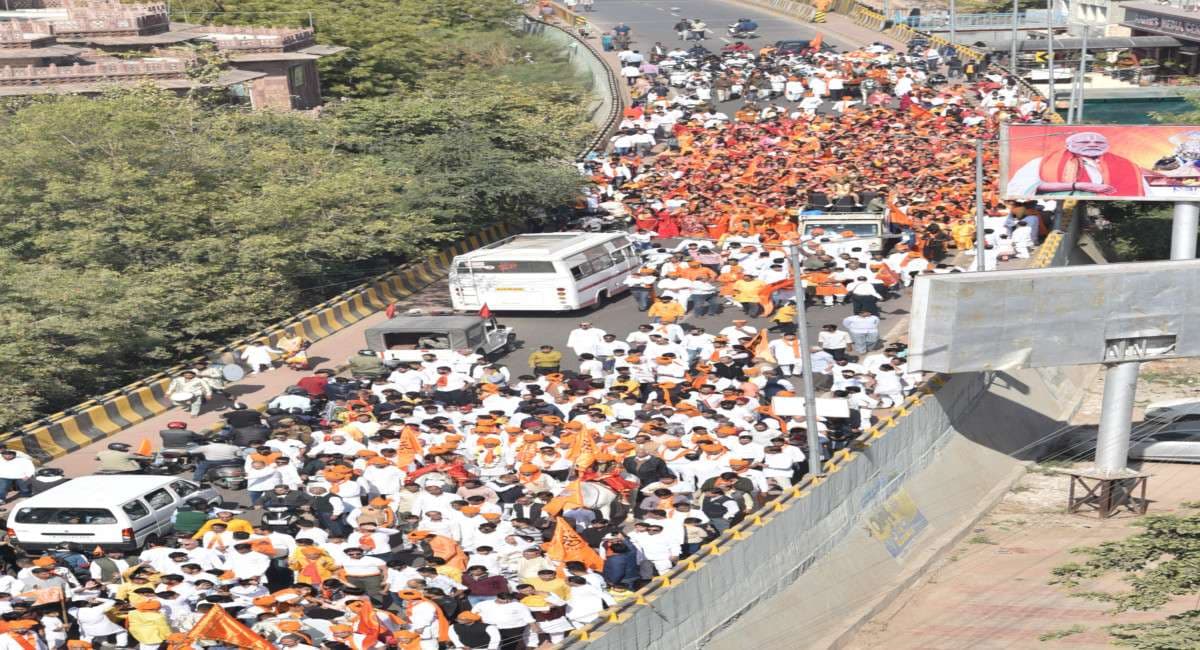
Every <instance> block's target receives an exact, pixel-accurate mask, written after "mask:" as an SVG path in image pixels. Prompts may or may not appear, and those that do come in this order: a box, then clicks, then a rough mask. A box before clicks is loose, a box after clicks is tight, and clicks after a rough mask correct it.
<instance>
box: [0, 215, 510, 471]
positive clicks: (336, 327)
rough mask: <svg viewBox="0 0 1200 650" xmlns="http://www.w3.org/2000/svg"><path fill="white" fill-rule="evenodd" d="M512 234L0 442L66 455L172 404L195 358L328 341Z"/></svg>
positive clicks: (365, 287) (504, 232)
mask: <svg viewBox="0 0 1200 650" xmlns="http://www.w3.org/2000/svg"><path fill="white" fill-rule="evenodd" d="M512 232H514V228H512V227H511V226H509V225H507V224H501V225H497V226H489V227H488V228H485V229H484V230H482V231H481V232H479V233H477V234H474V235H471V236H469V237H467V238H466V239H463V240H461V241H459V242H456V243H455V244H453V245H452V246H450V247H449V248H446V249H444V250H442V251H440V252H438V253H436V254H434V255H431V256H429V257H428V258H426V259H425V261H423V262H420V263H416V264H410V265H406V266H404V267H402V268H400V269H397V270H396V271H392V272H390V273H385V274H383V275H380V276H378V277H376V278H373V279H371V280H369V281H367V282H365V283H363V284H361V285H359V286H357V287H355V288H353V289H350V290H348V291H345V292H343V293H341V294H339V295H337V296H335V297H333V298H331V299H329V300H327V301H325V302H323V303H321V304H319V305H317V306H315V307H312V308H310V309H307V310H305V311H303V312H301V313H299V314H296V315H295V316H293V317H291V318H289V319H287V320H285V321H283V322H281V323H277V324H275V325H273V326H271V327H268V328H266V329H263V330H260V331H258V332H255V333H254V334H251V335H250V336H247V337H244V338H241V339H238V340H236V341H234V342H232V343H230V344H229V345H226V346H224V347H222V348H218V349H216V350H213V351H212V352H210V353H209V354H207V355H205V356H204V357H197V358H195V359H192V360H191V361H189V362H188V363H184V364H180V365H177V366H174V367H172V368H170V369H168V370H166V371H164V372H160V373H158V374H155V375H152V376H150V377H147V378H146V379H143V380H141V381H139V382H137V383H134V384H130V385H128V386H125V387H122V388H119V389H117V390H114V391H112V392H109V393H106V394H104V395H101V396H100V397H97V398H94V399H91V400H88V401H86V402H84V403H82V404H79V405H76V406H74V407H71V408H69V409H66V410H64V411H61V412H59V413H55V414H53V415H50V416H47V417H45V418H43V419H41V420H38V421H37V422H34V423H32V424H29V425H26V426H24V427H21V428H19V429H16V430H14V431H11V432H8V433H5V434H3V435H2V436H0V444H3V446H5V447H12V448H14V449H19V450H21V451H24V452H25V453H27V454H29V455H30V456H32V457H34V458H35V459H37V460H38V461H41V462H45V461H47V460H50V459H53V458H58V457H60V456H64V455H66V454H68V453H70V452H72V451H74V450H76V449H79V448H80V447H84V446H86V445H89V444H91V443H93V442H95V441H97V440H100V439H103V438H106V437H108V436H110V435H112V434H114V433H116V432H118V431H121V430H122V429H125V428H126V427H129V426H132V425H134V424H137V423H138V422H141V421H142V420H145V419H147V418H150V417H153V416H155V415H158V414H160V413H163V412H164V411H166V410H168V409H170V408H172V407H173V406H174V404H172V402H171V400H170V397H169V396H168V395H167V385H168V384H169V383H170V381H171V377H173V376H174V375H175V374H177V373H178V372H180V371H181V370H183V369H185V368H187V367H189V366H190V365H191V364H192V363H194V362H196V361H198V360H200V359H210V360H220V359H222V358H225V359H229V358H230V357H231V356H232V357H236V355H238V354H239V353H240V352H241V351H242V350H243V349H245V347H246V346H247V345H249V344H250V343H253V342H257V341H265V342H267V343H268V344H272V345H273V344H274V343H275V342H277V341H278V340H279V339H281V338H283V337H284V336H285V335H286V336H291V335H296V334H299V335H301V336H303V337H305V338H307V339H309V340H312V341H316V340H320V339H323V338H325V337H327V336H329V335H331V334H333V333H334V332H338V331H340V330H342V329H344V328H346V327H349V326H350V325H353V324H354V323H357V322H358V321H360V320H362V319H364V318H366V317H367V316H370V315H371V314H373V313H375V312H377V311H380V310H382V309H384V308H386V307H387V306H388V305H389V304H391V303H393V302H395V301H397V300H400V299H402V298H406V297H408V296H411V295H413V294H415V293H417V292H418V291H420V290H421V289H423V288H424V287H427V286H429V285H430V284H432V283H434V282H437V281H438V280H439V279H441V277H442V276H444V275H445V273H446V270H447V268H448V267H449V264H450V261H451V260H452V259H453V258H454V256H455V255H458V254H461V253H464V252H466V251H469V250H473V249H476V248H479V247H480V246H483V245H485V244H489V243H491V242H493V241H496V240H499V239H502V238H504V237H507V236H508V235H509V234H511V233H512Z"/></svg>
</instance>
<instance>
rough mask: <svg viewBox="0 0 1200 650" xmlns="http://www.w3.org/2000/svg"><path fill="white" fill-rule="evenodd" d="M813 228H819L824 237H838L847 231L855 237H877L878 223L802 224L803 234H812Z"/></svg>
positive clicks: (832, 222)
mask: <svg viewBox="0 0 1200 650" xmlns="http://www.w3.org/2000/svg"><path fill="white" fill-rule="evenodd" d="M814 228H820V229H822V230H824V231H825V235H826V236H832V237H839V236H841V235H842V233H845V232H847V231H849V232H852V233H854V236H855V237H878V236H879V224H878V223H853V222H852V223H838V222H834V221H830V222H824V223H816V222H811V221H810V222H806V223H805V224H804V234H806V235H811V234H813V229H814Z"/></svg>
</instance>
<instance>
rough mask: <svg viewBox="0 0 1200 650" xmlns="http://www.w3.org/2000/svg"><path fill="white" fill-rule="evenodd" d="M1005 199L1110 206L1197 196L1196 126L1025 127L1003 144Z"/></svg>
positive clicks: (1199, 156)
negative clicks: (1108, 202) (1068, 200)
mask: <svg viewBox="0 0 1200 650" xmlns="http://www.w3.org/2000/svg"><path fill="white" fill-rule="evenodd" d="M1000 155H1001V167H1000V169H1001V176H1002V185H1003V187H1002V188H1001V189H1002V194H1003V195H1004V197H1005V198H1009V199H1037V198H1056V197H1074V198H1086V199H1089V200H1111V201H1180V200H1188V201H1194V200H1196V199H1197V198H1200V127H1196V126H1158V125H1155V126H1126V125H1121V126H1116V125H1112V126H1109V125H1075V126H1066V125H1025V124H1019V125H1018V124H1014V125H1010V126H1009V127H1008V128H1007V129H1005V131H1004V133H1003V134H1002V136H1001V142H1000Z"/></svg>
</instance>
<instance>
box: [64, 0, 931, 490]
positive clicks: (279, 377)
mask: <svg viewBox="0 0 1200 650" xmlns="http://www.w3.org/2000/svg"><path fill="white" fill-rule="evenodd" d="M595 6H596V11H595V12H593V13H592V14H591V15H590V17H591V18H593V22H595V23H596V24H597V26H600V27H604V26H606V25H608V24H615V23H616V22H618V21H625V22H626V23H627V24H629V25H630V26H631V27H632V28H633V30H634V31H633V33H634V35H635V37H637V39H638V46H639V47H649V46H650V45H653V43H654V41H656V40H661V41H663V42H664V43H668V41H670V40H671V39H675V38H676V35H675V33H674V31H673V30H672V26H673V25H674V23H675V22H676V21H677V20H678V19H679V16H681V15H682V16H687V17H690V18H701V19H703V20H704V21H705V22H707V23H708V24H709V25H710V26H711V27H712V28H713V29H718V30H721V32H720V34H718V36H720V35H723V33H724V28H725V26H726V25H728V24H730V23H732V22H734V21H735V20H737V19H738V18H739V17H743V16H745V17H750V18H753V19H754V20H755V21H756V22H758V23H759V26H760V33H761V34H762V37H761V38H759V39H757V41H756V42H759V43H761V42H774V41H775V40H779V39H786V38H812V37H813V36H814V35H815V31H814V30H813V26H812V25H810V24H807V23H801V22H799V21H796V20H793V19H790V18H784V17H781V16H776V15H772V14H769V13H768V12H766V11H764V10H761V9H755V8H746V7H744V6H741V5H736V4H734V3H731V2H721V1H717V0H687V1H684V0H672V1H668V0H662V1H659V0H596V5H595ZM610 21H611V22H610ZM833 28H835V27H833V26H831V29H833ZM840 28H841V29H847V28H845V26H844V25H843V26H842V27H840ZM849 28H852V29H861V28H858V27H857V26H855V25H852V24H850V25H849ZM873 34H874V33H873V32H864V33H863V34H862V36H863V39H865V40H860V41H859V42H858V43H857V44H864V43H866V42H869V41H870V40H871V38H870V36H871V35H873ZM825 38H827V39H829V41H830V42H833V43H835V44H840V45H847V44H848V43H847V42H846V40H845V39H844V37H842V36H838V35H836V34H833V33H832V32H826V36H825ZM675 42H677V41H675ZM706 43H707V44H708V45H709V46H710V49H719V46H720V45H721V44H722V42H721V40H720V39H719V38H718V39H716V40H714V39H709V40H708V41H706ZM908 305H909V300H908V297H907V296H906V297H904V298H902V299H897V300H893V301H890V302H887V303H885V304H884V306H883V310H884V320H885V323H884V325H883V327H882V331H883V332H884V333H885V334H887V333H888V331H889V328H893V327H897V326H898V325H902V322H901V318H902V317H903V316H904V315H906V314H907V313H908V308H909V307H908ZM447 306H448V305H447V294H446V288H445V284H444V282H442V283H437V284H434V285H431V286H430V287H429V288H428V289H426V290H425V291H423V292H422V293H421V294H419V295H417V296H414V297H413V298H411V299H409V300H406V301H404V302H403V303H402V304H401V311H403V310H404V309H407V308H412V307H421V308H430V307H447ZM734 311H737V310H736V309H734V310H731V311H727V312H726V313H725V314H724V315H722V316H718V317H710V318H704V319H692V320H689V321H688V322H689V323H693V324H696V325H699V326H701V327H704V328H706V329H707V330H708V331H710V332H715V331H717V330H719V329H721V328H722V327H725V326H726V325H728V324H729V321H730V320H731V319H732V318H734V316H733V315H732V313H733V312H734ZM809 315H810V316H809V317H810V331H811V332H812V336H813V337H814V340H815V336H816V334H815V332H816V331H817V330H818V329H819V327H820V325H822V324H825V323H840V322H841V320H842V319H843V318H845V317H846V316H847V315H849V308H848V307H838V308H832V309H823V308H819V307H818V308H814V309H811V310H810V312H809ZM499 317H500V320H501V321H502V322H504V323H506V324H508V325H510V326H512V327H514V328H515V329H516V331H517V335H518V338H519V339H520V340H521V341H522V342H523V343H524V345H525V347H524V348H519V349H518V350H517V351H516V352H514V353H511V354H510V355H508V356H507V357H506V358H504V359H503V360H502V361H503V362H504V363H506V364H508V365H509V367H510V369H511V370H512V372H513V373H514V374H521V373H524V372H527V371H528V369H529V368H528V364H527V357H528V354H529V351H530V349H529V346H531V345H533V346H536V345H540V344H541V343H543V342H548V343H550V344H552V345H555V346H556V347H558V348H560V349H563V351H564V357H565V358H564V360H563V366H564V368H574V367H576V365H575V364H576V359H575V358H574V355H573V354H571V353H570V351H569V350H566V349H565V347H566V346H565V342H566V337H567V334H568V332H569V331H570V330H571V329H573V328H574V327H575V325H576V324H577V323H578V322H580V321H581V320H584V319H586V320H589V321H591V322H593V323H594V324H595V325H596V326H597V327H600V328H602V329H605V330H608V331H611V332H615V333H618V334H620V335H621V336H622V337H624V335H625V334H626V333H628V332H630V331H633V330H634V329H636V327H637V325H638V324H639V323H642V322H644V321H645V319H644V318H643V317H642V315H641V314H639V313H638V312H637V309H636V307H635V305H634V302H633V300H632V299H630V298H628V297H624V298H621V299H619V300H616V301H614V302H613V303H611V304H610V305H608V306H606V307H605V308H603V309H601V310H598V311H596V310H592V311H588V312H584V313H573V314H558V315H544V314H503V313H502V314H499ZM382 320H384V316H383V314H376V315H374V316H371V317H370V318H367V319H365V320H363V321H361V322H359V323H357V324H355V325H354V326H352V327H349V328H347V329H345V330H342V331H341V332H338V333H337V334H334V335H333V336H330V337H328V338H326V339H323V340H321V341H318V342H317V343H315V344H314V346H313V347H312V349H311V354H312V356H313V358H314V359H315V360H316V361H317V362H318V363H319V365H320V367H330V366H333V365H337V364H340V363H344V361H345V360H346V358H347V357H349V356H350V355H352V354H354V353H355V352H356V351H357V350H359V349H361V348H363V347H364V346H365V341H364V340H363V331H364V330H365V329H366V328H368V327H371V326H373V325H375V324H377V323H379V322H381V321H382ZM756 324H757V325H769V323H768V322H766V321H762V322H759V323H756ZM305 374H306V373H301V372H295V371H292V370H288V369H286V368H282V369H277V370H274V371H271V372H267V373H264V374H262V375H257V376H251V377H247V378H246V379H245V380H244V381H242V382H241V383H240V384H237V385H235V386H234V387H233V389H232V392H233V393H234V394H235V397H236V398H237V399H239V400H242V401H244V402H246V403H248V404H250V405H251V406H258V405H260V404H264V403H266V402H267V401H269V400H270V399H272V398H273V397H275V396H276V395H279V394H280V393H282V392H283V390H284V389H285V388H287V387H288V386H290V385H292V384H294V383H295V382H296V380H298V379H299V378H301V377H303V376H304V375H305ZM223 406H224V403H223V401H222V400H215V401H214V402H213V403H210V405H206V408H205V410H204V411H203V412H202V413H201V414H200V416H199V417H197V418H188V417H187V416H186V414H185V413H181V412H180V411H178V410H172V411H168V412H166V413H164V414H162V415H159V416H157V417H154V418H151V419H149V420H146V421H144V422H142V423H140V424H138V425H136V426H133V427H130V428H129V429H126V430H125V431H122V432H120V433H118V434H116V435H115V436H112V437H111V438H108V439H106V440H103V441H100V442H98V443H94V444H92V445H89V446H88V447H84V448H83V449H80V450H79V451H76V452H75V453H72V454H69V455H67V456H65V457H63V458H59V459H57V460H55V461H53V462H51V463H50V465H51V466H54V467H61V468H63V469H64V471H66V473H67V474H68V475H69V476H79V475H83V474H88V473H91V471H92V470H93V469H94V467H95V461H94V458H95V455H96V453H97V452H98V451H100V450H102V449H104V446H105V445H106V444H108V443H110V442H115V441H120V442H128V443H131V444H134V445H136V444H137V443H138V442H140V441H141V440H142V439H143V438H150V439H151V440H152V441H153V442H154V444H155V446H156V447H157V445H158V431H159V430H161V429H163V428H165V427H166V424H167V422H170V421H172V420H187V421H188V422H189V423H190V425H191V426H192V428H193V429H202V428H207V427H210V426H213V425H214V424H216V423H217V422H218V421H219V418H220V411H218V410H217V408H218V407H223Z"/></svg>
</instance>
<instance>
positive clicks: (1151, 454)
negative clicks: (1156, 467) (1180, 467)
mask: <svg viewBox="0 0 1200 650" xmlns="http://www.w3.org/2000/svg"><path fill="white" fill-rule="evenodd" d="M1195 417H1197V418H1200V416H1195ZM1133 438H1134V439H1133V441H1132V442H1131V443H1130V445H1129V458H1130V459H1131V460H1154V461H1165V462H1172V463H1200V421H1196V420H1191V421H1182V422H1176V423H1174V424H1171V425H1168V426H1166V427H1163V428H1162V429H1161V430H1158V431H1155V432H1154V433H1150V434H1146V435H1144V436H1139V435H1138V434H1137V433H1136V432H1135V433H1134V435H1133Z"/></svg>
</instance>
